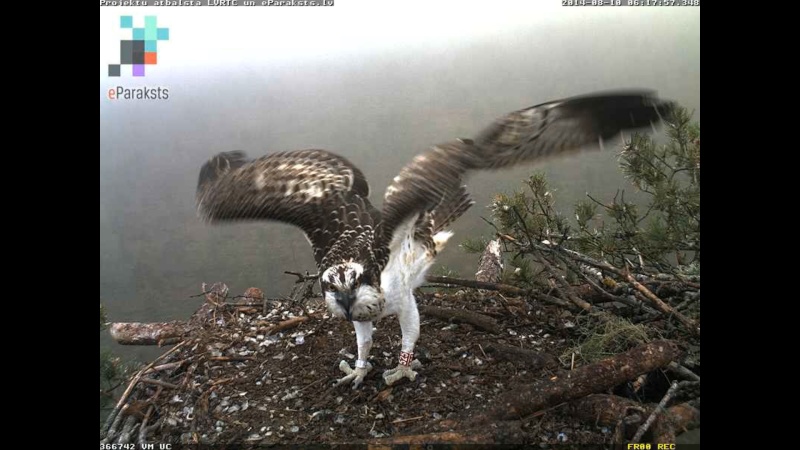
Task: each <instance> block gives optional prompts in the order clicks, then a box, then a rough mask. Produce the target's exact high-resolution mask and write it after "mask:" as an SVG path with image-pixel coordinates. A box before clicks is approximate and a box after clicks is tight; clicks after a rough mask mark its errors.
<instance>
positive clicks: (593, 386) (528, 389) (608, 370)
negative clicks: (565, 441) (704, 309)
mask: <svg viewBox="0 0 800 450" xmlns="http://www.w3.org/2000/svg"><path fill="white" fill-rule="evenodd" d="M680 354H681V351H680V350H679V349H678V346H677V345H676V344H675V343H673V342H671V341H653V342H651V343H649V344H645V345H641V346H639V347H636V348H634V349H632V350H629V351H627V352H625V353H621V354H619V355H615V356H613V357H611V358H607V359H604V360H602V361H599V362H596V363H594V364H589V365H587V366H583V367H579V368H577V369H575V370H572V371H569V372H564V373H562V374H560V375H559V376H556V377H552V378H549V379H543V380H539V381H537V382H535V383H532V384H529V385H523V386H519V387H518V388H516V389H514V390H513V391H511V392H509V393H506V394H505V395H504V396H502V397H501V398H500V400H499V402H498V403H499V405H498V406H496V407H495V408H493V410H492V412H491V413H490V415H491V416H493V417H496V418H500V419H504V420H513V419H519V418H521V417H525V416H527V415H529V414H532V413H534V412H537V411H541V410H543V409H546V408H549V407H551V406H555V405H558V404H559V403H563V402H566V401H570V400H574V399H577V398H581V397H585V396H587V395H589V394H593V393H597V392H603V391H605V390H606V389H609V388H611V387H614V386H616V385H618V384H620V383H622V382H624V381H627V380H631V379H633V378H636V377H637V376H639V375H641V374H643V373H647V372H650V371H651V370H655V369H658V368H659V367H663V366H666V365H667V364H669V363H670V361H672V360H674V359H677V358H678V356H679V355H680Z"/></svg>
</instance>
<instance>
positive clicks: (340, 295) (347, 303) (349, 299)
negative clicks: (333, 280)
mask: <svg viewBox="0 0 800 450" xmlns="http://www.w3.org/2000/svg"><path fill="white" fill-rule="evenodd" d="M333 296H334V298H335V299H336V303H338V304H339V306H341V307H342V309H343V310H344V316H345V318H346V319H347V321H348V322H352V321H353V313H352V311H350V308H352V306H353V303H355V301H356V296H355V294H353V293H350V292H337V293H335V294H333Z"/></svg>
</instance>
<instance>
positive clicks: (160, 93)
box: [108, 86, 169, 100]
mask: <svg viewBox="0 0 800 450" xmlns="http://www.w3.org/2000/svg"><path fill="white" fill-rule="evenodd" d="M108 99H109V100H169V89H168V88H165V87H160V86H159V87H152V88H151V87H147V86H143V87H135V88H126V87H124V86H117V87H114V88H111V89H109V90H108Z"/></svg>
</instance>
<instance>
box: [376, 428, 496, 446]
mask: <svg viewBox="0 0 800 450" xmlns="http://www.w3.org/2000/svg"><path fill="white" fill-rule="evenodd" d="M492 439H493V438H492V436H491V435H488V434H469V435H465V434H461V433H457V432H450V431H448V432H443V433H430V434H414V435H409V436H393V437H391V438H386V439H378V440H376V441H372V442H371V443H370V446H369V448H370V450H373V449H381V448H383V447H381V446H383V445H386V446H387V447H386V448H391V447H388V446H397V445H425V444H491V443H492V442H493V440H492ZM470 448H471V449H476V450H477V449H480V448H483V447H481V446H477V447H473V446H470Z"/></svg>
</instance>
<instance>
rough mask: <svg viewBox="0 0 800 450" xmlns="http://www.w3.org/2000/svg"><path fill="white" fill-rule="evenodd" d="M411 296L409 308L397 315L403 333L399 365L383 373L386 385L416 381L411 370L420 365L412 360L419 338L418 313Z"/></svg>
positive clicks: (414, 374)
mask: <svg viewBox="0 0 800 450" xmlns="http://www.w3.org/2000/svg"><path fill="white" fill-rule="evenodd" d="M409 295H410V296H411V302H409V303H410V306H411V307H410V308H406V309H405V310H403V311H401V312H400V313H399V314H398V317H397V318H398V319H399V320H400V330H401V331H402V333H403V344H402V347H401V349H400V358H399V364H397V367H395V368H394V369H390V370H387V371H386V372H383V381H385V382H386V384H387V385H392V384H394V383H396V382H397V381H399V380H400V379H402V378H408V379H409V380H411V381H414V380H416V379H417V372H415V371H414V370H412V367H413V368H419V367H421V366H422V364H421V363H420V362H419V361H417V360H414V345H415V344H416V343H417V339H418V338H419V311H418V310H417V302H416V301H415V300H414V295H413V294H411V293H409Z"/></svg>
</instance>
